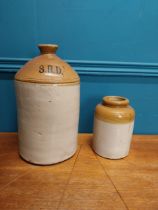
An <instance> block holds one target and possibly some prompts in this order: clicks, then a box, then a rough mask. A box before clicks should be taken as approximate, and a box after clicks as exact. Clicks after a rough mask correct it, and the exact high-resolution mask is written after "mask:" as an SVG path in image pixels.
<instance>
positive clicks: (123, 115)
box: [93, 96, 135, 159]
mask: <svg viewBox="0 0 158 210" xmlns="http://www.w3.org/2000/svg"><path fill="white" fill-rule="evenodd" d="M134 117H135V112H134V110H133V108H132V107H130V106H129V101H128V99H126V98H124V97H120V96H107V97H104V98H103V102H102V104H98V105H97V107H96V111H95V116H94V137H93V149H94V151H95V152H96V153H97V154H99V155H100V156H102V157H105V158H109V159H120V158H123V157H125V156H127V155H128V153H129V149H130V144H131V139H132V133H133V127H134Z"/></svg>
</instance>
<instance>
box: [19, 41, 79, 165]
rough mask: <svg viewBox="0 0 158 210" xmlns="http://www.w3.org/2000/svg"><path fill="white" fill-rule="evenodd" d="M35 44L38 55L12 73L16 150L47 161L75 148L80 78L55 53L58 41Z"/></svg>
mask: <svg viewBox="0 0 158 210" xmlns="http://www.w3.org/2000/svg"><path fill="white" fill-rule="evenodd" d="M38 47H39V49H40V52H41V55H40V56H38V57H35V58H34V59H33V60H31V61H29V62H28V63H26V64H25V65H24V67H23V68H22V69H21V70H20V71H18V72H17V74H16V75H15V86H16V98H17V109H18V137H19V153H20V156H21V157H22V158H23V159H25V160H27V161H28V162H31V163H34V164H40V165H49V164H53V163H58V162H61V161H63V160H66V159H68V158H70V157H71V156H72V155H73V154H74V153H75V152H76V148H77V133H78V119H79V97H80V79H79V76H78V74H77V73H76V72H75V71H74V70H73V69H72V68H71V67H70V66H69V65H68V64H67V63H65V62H64V61H63V60H61V59H60V58H59V57H58V56H57V55H56V54H55V52H56V50H57V48H58V46H57V45H52V44H42V45H39V46H38Z"/></svg>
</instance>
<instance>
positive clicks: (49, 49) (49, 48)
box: [38, 44, 58, 54]
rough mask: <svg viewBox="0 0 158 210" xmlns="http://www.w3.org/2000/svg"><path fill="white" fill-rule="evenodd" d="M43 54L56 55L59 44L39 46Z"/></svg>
mask: <svg viewBox="0 0 158 210" xmlns="http://www.w3.org/2000/svg"><path fill="white" fill-rule="evenodd" d="M38 48H39V50H40V53H41V54H49V53H55V52H56V51H57V49H58V45H57V44H38Z"/></svg>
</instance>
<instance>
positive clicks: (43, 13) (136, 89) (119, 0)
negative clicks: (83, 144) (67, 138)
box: [0, 0, 158, 134]
mask: <svg viewBox="0 0 158 210" xmlns="http://www.w3.org/2000/svg"><path fill="white" fill-rule="evenodd" d="M157 11H158V1H157V0H152V1H146V0H133V1H131V0H113V1H111V0H98V1H95V0H60V1H59V0H44V1H43V0H27V1H24V0H1V1H0V131H16V130H17V123H16V103H15V91H14V81H13V79H14V75H15V73H16V71H18V69H19V68H21V67H22V65H23V64H24V63H25V62H26V61H28V60H29V59H31V58H32V57H34V56H36V55H38V54H39V52H38V49H37V47H36V45H37V44H38V43H57V44H59V46H60V48H59V50H58V55H59V56H60V57H62V58H63V59H65V60H66V61H68V62H69V63H70V65H72V66H73V68H74V69H75V70H76V71H77V72H78V73H79V74H80V77H81V114H80V132H92V126H93V112H94V109H95V106H96V104H97V103H99V102H100V101H101V98H102V97H103V96H105V95H122V96H126V97H128V98H129V99H130V101H131V105H132V106H133V107H134V108H135V109H136V124H135V130H134V132H135V133H147V134H155V133H158V123H157V122H158V12H157Z"/></svg>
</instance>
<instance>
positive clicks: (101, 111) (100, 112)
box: [95, 104, 135, 123]
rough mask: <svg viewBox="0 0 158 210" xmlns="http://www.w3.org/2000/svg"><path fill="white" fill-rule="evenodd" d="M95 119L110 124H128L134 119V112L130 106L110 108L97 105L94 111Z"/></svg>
mask: <svg viewBox="0 0 158 210" xmlns="http://www.w3.org/2000/svg"><path fill="white" fill-rule="evenodd" d="M95 117H96V118H97V119H100V120H102V121H106V122H110V123H128V122H132V121H133V120H134V118H135V111H134V109H133V108H132V107H131V106H126V107H110V106H105V105H102V104H98V105H97V106H96V110H95Z"/></svg>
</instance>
